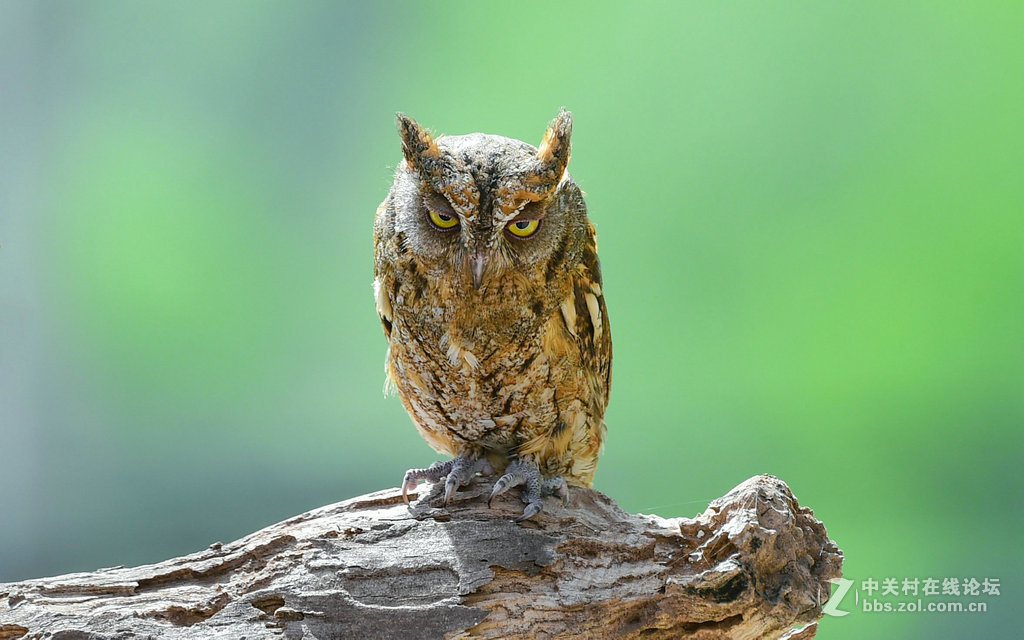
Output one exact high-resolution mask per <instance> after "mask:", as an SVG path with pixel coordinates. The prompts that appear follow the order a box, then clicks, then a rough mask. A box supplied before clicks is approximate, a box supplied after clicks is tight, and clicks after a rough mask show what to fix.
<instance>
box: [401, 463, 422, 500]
mask: <svg viewBox="0 0 1024 640" xmlns="http://www.w3.org/2000/svg"><path fill="white" fill-rule="evenodd" d="M419 483H420V481H419V478H418V477H416V474H415V473H414V472H413V469H410V470H408V471H406V472H405V477H404V478H402V500H405V504H409V491H411V490H412V489H415V488H416V486H417V485H418V484H419Z"/></svg>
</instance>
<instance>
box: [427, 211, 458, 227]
mask: <svg viewBox="0 0 1024 640" xmlns="http://www.w3.org/2000/svg"><path fill="white" fill-rule="evenodd" d="M429 213H430V222H431V223H432V224H433V225H434V226H435V227H437V228H438V229H453V228H455V227H457V226H459V219H458V218H456V217H455V216H447V215H445V214H443V213H438V212H437V211H430V212H429Z"/></svg>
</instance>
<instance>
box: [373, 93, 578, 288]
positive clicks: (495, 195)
mask: <svg viewBox="0 0 1024 640" xmlns="http://www.w3.org/2000/svg"><path fill="white" fill-rule="evenodd" d="M397 121H398V130H399V133H400V134H401V137H402V152H403V154H404V156H405V160H404V162H402V163H401V164H400V165H399V167H398V170H397V172H396V175H395V184H394V186H393V187H392V192H391V198H392V204H393V206H394V207H395V230H396V231H398V232H401V233H402V235H403V237H404V238H405V243H406V248H407V249H408V250H411V251H413V252H414V253H415V254H417V255H418V257H419V258H420V259H421V260H424V261H426V262H428V263H429V264H431V265H432V266H433V267H434V268H435V271H436V272H442V271H443V272H445V273H451V274H454V275H455V277H456V278H457V279H458V281H459V282H464V283H466V284H467V286H468V285H470V284H471V285H472V286H473V287H474V288H476V289H480V288H481V287H483V286H486V285H487V283H489V282H491V281H492V279H497V278H500V277H502V275H506V274H507V273H508V271H509V270H516V269H518V270H520V272H526V271H529V270H530V269H533V268H537V267H543V266H544V265H547V264H549V263H550V262H551V259H552V257H553V256H555V255H558V257H559V261H560V262H563V261H564V260H563V259H564V258H565V255H564V254H565V253H566V251H567V250H568V249H569V248H570V247H572V246H575V245H576V244H577V243H576V242H572V240H573V239H575V238H582V237H583V236H584V235H585V234H586V224H587V222H586V208H585V205H584V204H583V197H582V194H581V193H580V190H579V188H578V187H577V186H576V184H575V183H574V182H573V181H572V179H571V178H570V177H569V173H568V171H567V170H566V167H567V165H568V163H569V150H570V143H569V138H570V135H571V133H572V114H571V113H570V112H568V111H566V110H565V109H564V108H563V109H562V110H561V111H560V112H559V113H558V116H557V117H555V119H554V120H552V121H551V124H550V125H549V126H548V129H547V132H546V133H545V134H544V138H543V140H542V141H541V143H540V147H534V146H533V145H531V144H527V143H525V142H522V141H519V140H513V139H510V138H505V137H502V136H495V135H487V134H482V133H472V134H469V135H463V136H438V137H437V138H435V137H433V136H432V135H431V134H430V133H429V132H428V131H427V130H426V129H423V128H422V127H420V126H419V125H418V124H417V123H416V122H415V121H414V120H413V119H412V118H409V117H408V116H406V115H405V114H402V113H399V114H398V117H397Z"/></svg>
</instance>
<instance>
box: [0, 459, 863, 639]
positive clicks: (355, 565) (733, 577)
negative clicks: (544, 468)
mask: <svg viewBox="0 0 1024 640" xmlns="http://www.w3.org/2000/svg"><path fill="white" fill-rule="evenodd" d="M439 489H440V487H435V489H434V491H432V492H431V493H430V494H429V495H427V496H425V497H424V499H423V500H421V501H419V502H417V503H415V504H414V505H413V506H412V508H407V507H406V506H405V505H404V504H403V503H402V499H401V495H400V493H399V492H398V490H397V489H389V490H385V491H378V492H376V493H371V494H367V495H365V496H360V497H358V498H353V499H351V500H346V501H345V502H340V503H338V504H334V505H329V506H326V507H321V508H320V509H315V510H313V511H310V512H307V513H304V514H302V515H299V516H296V517H294V518H291V519H289V520H286V521H284V522H281V523H278V524H275V525H272V526H270V527H267V528H266V529H262V530H260V531H257V532H255V533H253V534H251V535H248V536H246V537H244V538H242V539H240V540H237V541H235V542H232V543H230V544H220V543H216V544H213V545H211V546H210V547H209V548H208V549H206V550H204V551H200V552H199V553H194V554H191V555H188V556H183V557H181V558H173V559H171V560H167V561H165V562H160V563H158V564H152V565H146V566H141V567H134V568H124V567H116V568H112V569H100V570H98V571H95V572H92V573H76V574H69V575H64V576H57V577H53V578H41V579H38V580H28V581H25V582H19V583H11V584H0V640H6V639H21V638H24V639H35V638H44V637H45V638H53V639H54V640H104V639H108V638H110V639H113V638H118V639H121V638H124V639H136V638H139V639H141V638H161V639H170V640H174V639H184V638H224V639H228V638H231V639H233V640H237V639H239V638H247V639H254V638H295V639H299V638H302V639H307V640H308V639H314V638H317V639H324V640H326V639H329V638H460V639H469V638H639V637H643V638H692V639H695V640H696V639H704V640H710V639H717V638H788V639H789V640H797V639H799V640H808V639H809V638H812V637H813V636H814V633H815V631H816V622H815V621H816V620H817V619H818V618H819V617H820V616H821V603H822V602H823V601H824V600H826V599H827V597H828V594H829V583H828V581H829V579H831V578H836V577H838V576H839V575H840V568H841V565H842V560H843V556H842V552H841V551H840V550H839V548H838V547H837V546H836V544H835V543H834V542H833V541H831V540H830V539H829V538H828V536H827V534H826V533H825V527H824V526H823V525H822V523H821V522H819V521H818V520H816V519H815V518H814V517H813V513H812V511H811V510H810V509H808V508H806V507H801V506H800V505H799V504H798V503H797V501H796V499H795V498H794V497H793V494H792V493H791V492H790V490H789V487H787V486H786V484H785V483H784V482H782V481H781V480H779V479H777V478H775V477H773V476H768V475H764V476H757V477H754V478H751V479H749V480H747V481H746V482H744V483H743V484H741V485H739V486H738V487H736V488H735V489H733V490H732V491H730V492H729V493H728V494H727V495H725V496H723V497H722V498H719V499H717V500H715V501H713V502H712V503H711V504H710V505H709V506H708V508H707V510H705V511H704V513H702V514H700V515H698V516H697V517H696V518H692V519H691V518H672V519H664V518H660V517H657V516H648V515H639V514H638V515H633V514H628V513H626V512H624V511H623V510H622V509H620V508H619V507H618V506H617V505H616V504H615V503H614V502H613V501H612V500H611V499H610V498H608V497H607V496H605V495H604V494H601V493H599V492H597V491H594V490H591V489H575V488H574V489H572V490H571V491H572V496H571V501H570V504H569V506H568V507H566V508H563V507H562V506H561V505H559V504H556V503H555V501H552V500H549V501H548V502H547V504H546V505H545V510H544V512H543V513H541V514H540V515H539V516H538V517H537V518H535V520H533V521H528V522H526V523H523V524H521V525H516V524H514V523H512V522H510V520H509V519H510V518H511V517H513V516H515V515H516V514H517V513H518V512H520V511H521V510H522V506H521V504H518V502H517V501H516V500H515V499H514V498H503V499H500V500H496V501H495V504H494V508H493V509H488V508H487V505H486V495H487V493H488V491H489V482H484V481H480V480H477V481H474V482H473V484H471V485H470V486H469V487H466V488H465V489H464V490H463V491H461V492H460V493H459V494H458V496H457V499H456V501H455V503H454V504H453V505H451V506H450V508H447V509H439V508H436V507H434V506H432V505H433V504H434V503H435V501H436V498H437V493H438V491H439ZM801 626H802V628H800V627H801Z"/></svg>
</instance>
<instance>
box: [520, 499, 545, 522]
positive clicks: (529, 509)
mask: <svg viewBox="0 0 1024 640" xmlns="http://www.w3.org/2000/svg"><path fill="white" fill-rule="evenodd" d="M543 506H544V505H543V504H541V501H540V499H539V498H538V499H537V500H534V501H532V502H530V504H528V505H526V508H525V509H523V515H521V516H519V517H518V518H516V519H515V520H514V521H513V522H522V521H523V520H529V519H530V518H532V517H533V516H535V515H537V514H538V513H540V510H541V508H542V507H543Z"/></svg>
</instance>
